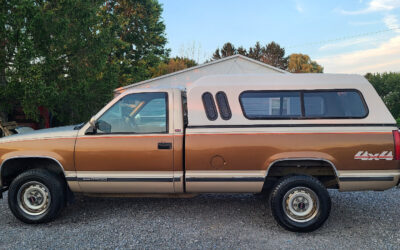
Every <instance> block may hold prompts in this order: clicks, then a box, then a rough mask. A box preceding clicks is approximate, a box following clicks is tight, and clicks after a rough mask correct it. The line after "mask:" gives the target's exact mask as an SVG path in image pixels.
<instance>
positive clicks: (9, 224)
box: [0, 189, 400, 249]
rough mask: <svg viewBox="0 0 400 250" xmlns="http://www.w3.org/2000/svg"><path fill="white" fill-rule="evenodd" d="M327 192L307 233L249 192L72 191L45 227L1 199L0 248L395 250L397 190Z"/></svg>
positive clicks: (399, 214)
mask: <svg viewBox="0 0 400 250" xmlns="http://www.w3.org/2000/svg"><path fill="white" fill-rule="evenodd" d="M330 193H331V196H332V213H331V216H330V218H329V219H328V221H327V222H326V223H325V225H324V226H323V227H322V228H320V229H319V230H317V231H315V232H312V233H292V232H288V231H285V230H284V229H282V228H280V227H279V226H278V225H277V223H276V222H275V221H274V219H273V218H272V216H271V214H270V209H269V206H268V205H267V203H266V202H265V200H263V199H261V198H257V197H255V196H253V195H251V194H244V195H230V194H218V195H199V196H197V197H195V198H191V199H154V198H153V199H151V198H129V199H128V198H90V197H83V196H79V197H77V198H76V201H75V203H74V204H72V205H69V206H68V207H67V208H66V209H65V210H64V211H63V212H62V214H61V216H60V217H59V218H58V219H57V220H56V221H54V222H52V223H49V224H45V225H26V224H23V223H21V222H19V221H18V220H17V219H15V218H14V216H13V215H12V214H11V212H10V211H9V209H8V205H7V202H6V201H7V200H6V199H4V200H0V248H1V249H11V248H13V249H22V248H23V249H26V248H29V249H30V248H35V249H44V248H46V249H48V248H51V249H58V248H62V249H66V248H67V249H75V248H101V249H103V248H141V249H142V248H146V249H148V248H150V249H156V248H157V249H158V248H174V249H177V248H223V249H226V248H234V249H238V248H239V249H243V248H256V249H261V248H264V249H265V248H271V249H272V248H273V249H287V248H305V249H317V248H318V249H321V248H325V249H331V248H342V249H398V248H399V245H400V220H399V218H400V209H399V208H400V190H397V189H391V190H388V191H385V192H354V193H339V192H337V191H330Z"/></svg>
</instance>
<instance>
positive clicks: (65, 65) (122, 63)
mask: <svg viewBox="0 0 400 250" xmlns="http://www.w3.org/2000/svg"><path fill="white" fill-rule="evenodd" d="M161 11H162V9H161V6H160V5H159V4H158V2H157V1H155V0H143V1H139V0H137V1H136V0H129V1H128V0H126V1H125V0H92V1H85V0H60V1H44V0H5V1H3V2H2V5H1V7H0V85H1V88H0V111H1V112H3V113H4V111H11V110H12V109H13V108H15V107H16V106H22V108H23V111H24V113H25V114H26V115H27V116H28V118H32V119H35V120H38V119H39V107H42V108H46V109H48V110H49V111H51V113H52V114H53V117H54V118H55V120H56V121H58V123H59V124H67V123H76V122H81V121H85V120H87V119H88V118H89V117H90V115H91V114H93V113H94V112H95V111H96V110H98V109H99V108H100V107H102V106H103V105H104V104H105V103H106V102H107V101H109V100H110V99H111V98H112V95H113V89H115V88H116V87H118V86H120V85H126V84H129V83H133V82H135V81H140V80H143V79H146V78H149V77H151V74H152V73H151V71H150V68H151V67H152V66H156V65H158V64H159V63H160V61H161V60H162V59H164V58H165V56H166V55H167V52H168V50H166V49H165V47H164V45H165V43H166V39H165V34H164V30H165V26H164V24H163V23H162V21H161V17H160V15H161ZM3 116H4V115H3Z"/></svg>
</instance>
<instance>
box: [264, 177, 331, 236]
mask: <svg viewBox="0 0 400 250" xmlns="http://www.w3.org/2000/svg"><path fill="white" fill-rule="evenodd" d="M270 202H271V211H272V215H273V216H274V218H275V220H276V221H277V222H278V223H279V224H280V225H281V226H282V227H284V228H286V229H288V230H290V231H297V232H309V231H313V230H316V229H318V228H319V227H321V226H322V225H323V223H324V222H325V221H326V219H327V218H328V217H329V213H330V210H331V199H330V196H329V193H328V191H327V190H326V188H325V187H324V186H323V185H322V183H321V182H320V181H319V180H317V179H316V178H314V177H311V176H302V175H299V176H289V177H284V178H282V179H281V180H279V181H278V182H277V183H276V185H275V186H274V188H273V190H272V193H271V199H270Z"/></svg>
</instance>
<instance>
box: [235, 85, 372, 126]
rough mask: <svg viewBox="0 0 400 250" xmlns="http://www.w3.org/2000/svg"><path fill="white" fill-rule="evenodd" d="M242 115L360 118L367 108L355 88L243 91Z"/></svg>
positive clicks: (299, 117)
mask: <svg viewBox="0 0 400 250" xmlns="http://www.w3.org/2000/svg"><path fill="white" fill-rule="evenodd" d="M239 101H240V105H241V107H242V112H243V115H244V116H245V117H246V118H247V119H250V120H257V119H262V120H264V119H362V118H365V117H367V116H368V112H369V111H368V107H367V105H366V103H365V100H364V98H363V96H362V94H361V93H360V92H359V91H358V90H355V89H340V90H336V89H332V90H330V89H328V90H299V91H244V92H242V93H241V94H240V96H239Z"/></svg>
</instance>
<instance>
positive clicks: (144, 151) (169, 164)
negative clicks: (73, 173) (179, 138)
mask: <svg viewBox="0 0 400 250" xmlns="http://www.w3.org/2000/svg"><path fill="white" fill-rule="evenodd" d="M88 139H91V140H88ZM159 142H169V143H172V144H173V142H174V140H173V137H172V136H165V135H159V136H158V135H151V136H135V135H133V136H110V137H104V136H96V135H93V137H83V138H80V137H78V139H77V141H76V147H75V150H76V151H75V164H76V170H77V171H173V150H172V149H170V150H159V149H158V148H157V147H158V143H159Z"/></svg>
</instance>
